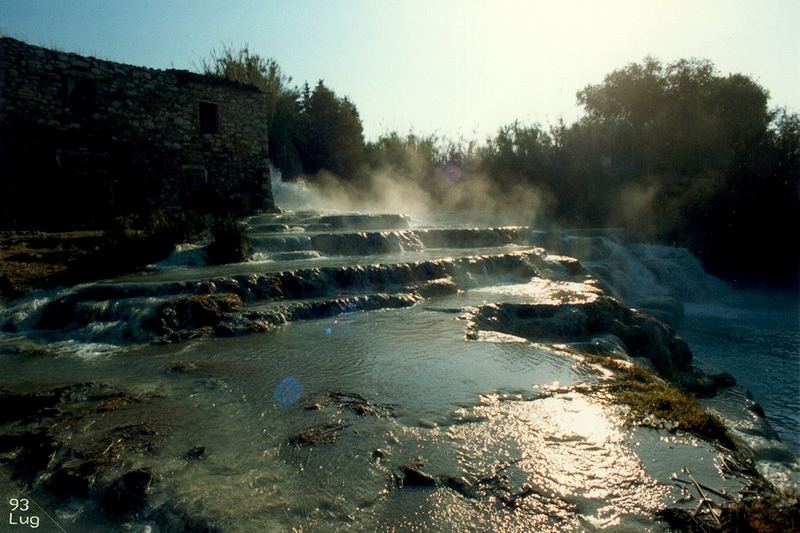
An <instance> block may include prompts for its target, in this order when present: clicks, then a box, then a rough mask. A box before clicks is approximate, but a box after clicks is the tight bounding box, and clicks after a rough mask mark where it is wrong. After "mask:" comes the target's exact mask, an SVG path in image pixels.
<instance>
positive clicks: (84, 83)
mask: <svg viewBox="0 0 800 533" xmlns="http://www.w3.org/2000/svg"><path fill="white" fill-rule="evenodd" d="M64 85H65V87H64V89H65V91H64V92H65V93H66V96H67V104H68V105H69V107H70V108H71V109H72V110H73V111H74V112H76V113H78V114H82V115H87V114H89V113H92V112H94V111H95V110H96V108H97V86H96V84H95V81H94V80H91V79H87V78H74V77H68V78H67V79H66V80H65V84H64Z"/></svg>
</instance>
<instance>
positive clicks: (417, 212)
mask: <svg viewBox="0 0 800 533" xmlns="http://www.w3.org/2000/svg"><path fill="white" fill-rule="evenodd" d="M454 181H455V183H449V182H447V181H446V184H447V186H451V185H452V186H455V187H458V186H459V185H460V182H459V181H458V180H454ZM274 194H275V197H276V202H277V203H278V205H281V206H282V207H283V211H282V212H280V213H274V214H263V215H255V216H252V217H249V218H247V219H246V221H245V222H246V224H247V226H248V228H249V230H248V231H249V234H250V237H251V238H252V240H253V244H254V248H255V254H254V259H253V260H251V261H247V262H243V263H238V264H228V265H213V266H212V265H207V264H205V261H204V259H203V255H202V253H201V252H202V250H201V249H200V248H198V247H196V246H185V247H181V249H179V250H177V251H176V254H175V255H174V256H173V257H172V258H171V259H170V260H168V261H166V262H164V263H162V264H159V265H154V267H153V268H152V269H151V270H149V271H148V272H145V273H143V274H137V275H129V276H123V277H120V278H117V279H112V280H105V281H101V282H96V283H89V284H85V285H82V286H77V287H72V288H67V289H64V290H60V291H54V292H49V293H41V294H37V295H34V296H32V297H30V298H27V299H23V300H20V301H17V302H14V303H13V305H10V306H8V307H6V308H3V309H2V310H0V329H2V333H0V350H1V352H0V353H2V357H0V387H2V388H3V389H5V390H13V391H15V392H18V393H25V394H30V393H32V391H34V392H35V393H37V394H45V392H43V391H49V390H52V389H53V387H58V386H65V385H69V384H72V385H73V386H74V387H76V388H75V390H76V392H74V393H70V394H71V395H65V399H63V400H61V403H59V405H60V406H61V408H63V409H64V411H68V412H69V413H70V416H75V417H76V418H75V419H74V421H75V422H74V424H76V425H75V426H74V427H79V428H83V429H81V430H80V431H78V432H77V433H74V434H72V433H70V435H72V437H71V438H70V439H67V438H66V435H67V434H66V433H60V432H61V431H66V430H64V429H63V428H64V427H66V426H64V425H62V424H61V420H60V419H58V418H55V419H52V420H55V421H56V422H57V423H55V424H52V423H51V422H50V420H51V419H47V420H46V421H45V422H46V424H44V425H45V426H46V427H47V429H45V430H44V431H49V432H55V434H54V435H55V437H57V438H58V439H59V442H64V443H65V444H63V446H62V448H61V449H60V450H59V451H58V452H57V454H56V456H55V459H54V460H53V461H52V462H50V463H49V464H48V466H47V467H46V468H45V473H44V474H42V476H41V478H39V480H38V481H37V482H36V484H35V489H34V490H35V494H36V496H37V501H41V502H42V504H43V505H44V506H46V508H47V509H48V510H49V511H50V512H51V514H52V516H53V517H54V518H55V519H56V520H58V521H59V522H60V523H63V524H65V526H67V527H66V528H67V530H80V531H107V530H108V529H109V527H112V525H118V524H117V523H116V522H113V523H112V522H110V520H112V519H110V518H109V517H108V516H107V515H106V514H104V512H103V511H102V510H101V508H100V507H98V504H97V502H96V501H93V500H92V499H80V498H78V499H75V500H74V501H72V502H71V503H66V504H65V503H64V501H63V500H61V499H59V498H57V497H55V496H54V495H53V494H52V493H50V492H48V491H47V490H46V488H45V487H47V486H48V485H47V482H46V479H52V478H53V477H54V476H55V478H56V479H59V477H58V476H59V475H64V471H65V469H66V470H67V471H69V472H72V471H71V470H68V469H69V468H72V466H73V465H74V464H75V463H76V460H79V461H83V460H84V457H85V455H81V454H90V453H91V450H93V449H98V450H99V451H100V452H103V451H104V450H106V449H107V448H108V447H109V442H110V443H111V444H112V446H111V448H110V449H112V450H114V453H119V454H121V457H124V458H125V463H124V465H125V468H131V467H134V468H150V469H152V470H153V471H154V472H156V474H157V477H156V481H155V482H154V483H153V484H152V487H151V489H150V492H149V494H148V499H147V501H148V507H146V508H145V510H144V511H142V512H141V513H140V514H138V515H135V516H134V517H133V518H130V519H129V521H130V523H131V524H132V527H135V528H146V527H151V528H152V529H153V530H157V531H160V530H165V531H169V530H173V529H177V530H179V529H180V527H183V526H184V525H185V524H187V523H195V524H212V525H218V526H220V527H222V528H223V529H224V530H230V531H252V530H261V529H267V530H270V529H276V530H280V529H290V528H297V529H309V530H335V529H338V528H342V527H353V528H355V529H363V530H375V531H399V530H406V529H411V528H420V529H428V530H453V531H464V530H475V529H478V530H515V529H520V528H522V529H527V530H537V531H563V530H607V531H614V530H619V529H623V530H625V529H627V530H642V529H647V528H653V527H656V528H658V527H660V525H661V524H660V523H659V522H656V520H655V518H654V513H655V512H656V511H657V510H659V509H661V508H663V507H664V506H670V505H684V506H689V505H691V504H687V503H683V504H676V503H675V502H676V501H679V500H680V498H681V496H682V494H681V492H680V489H679V488H678V487H676V485H675V482H674V481H673V475H676V476H681V475H682V474H681V472H682V470H681V469H682V468H683V467H685V466H687V465H690V466H691V471H692V472H693V475H694V476H695V478H696V479H698V480H700V482H702V483H704V484H706V485H708V486H712V487H714V488H715V490H718V491H729V492H731V493H735V492H736V491H738V490H739V489H740V488H741V487H742V486H743V485H744V480H743V479H741V478H740V477H738V475H736V474H726V475H723V474H721V472H720V470H719V469H718V467H717V464H718V463H719V461H720V452H719V450H717V449H716V448H714V447H713V446H712V445H710V444H708V443H707V442H705V441H703V440H702V439H698V438H696V437H694V436H691V435H684V434H681V433H680V432H679V433H677V434H675V433H672V432H667V431H665V430H663V429H653V428H632V427H630V426H628V425H627V424H626V423H625V420H624V416H623V415H622V413H621V412H620V411H619V410H618V409H616V408H609V406H608V405H607V404H606V403H604V402H603V401H602V400H601V399H600V398H598V397H597V396H595V395H593V394H591V393H589V392H586V391H587V388H590V387H592V386H595V385H597V384H598V383H599V382H601V381H602V379H603V377H602V374H601V373H598V369H597V368H595V367H593V366H591V365H589V364H586V363H585V362H584V361H583V359H582V356H581V355H579V354H580V353H581V350H583V349H586V345H587V344H589V345H591V346H594V347H598V346H600V347H611V348H610V349H611V350H612V351H613V350H617V351H620V350H621V356H623V357H627V355H626V354H625V353H624V350H623V349H621V348H620V347H619V344H618V342H617V344H615V341H614V340H613V339H609V338H607V337H602V338H593V339H582V341H583V342H579V343H574V344H572V345H566V344H559V343H556V344H553V343H552V342H534V341H532V340H529V339H525V338H522V337H517V336H515V335H511V334H508V333H503V332H502V331H500V330H499V329H498V330H497V331H493V330H491V329H485V330H481V331H479V332H478V333H477V334H475V335H474V336H469V333H468V328H469V327H471V326H470V324H471V323H472V322H471V320H472V319H471V318H469V317H470V316H472V315H471V313H475V312H476V310H477V309H480V308H482V307H483V306H487V305H489V306H491V304H516V305H522V306H524V305H530V304H539V305H544V306H554V307H556V308H558V307H559V306H565V305H567V304H575V303H576V302H592V301H593V300H594V299H596V298H598V297H599V295H600V294H602V291H606V292H607V293H609V294H612V295H614V296H616V297H618V298H620V299H621V300H622V301H624V302H625V303H626V304H627V305H631V306H635V307H637V308H638V309H641V310H642V311H645V312H647V313H651V314H653V315H654V316H658V317H659V318H662V319H663V320H667V321H670V322H672V323H674V324H675V325H676V327H677V328H678V330H679V332H682V333H685V334H686V336H687V337H688V338H689V342H690V346H691V348H692V349H693V351H694V353H695V358H696V362H697V363H698V364H700V365H709V366H712V365H713V366H715V367H718V368H719V369H720V370H725V371H729V372H732V373H733V374H734V375H735V377H736V378H737V380H739V382H740V383H741V384H743V385H745V386H747V387H750V388H752V389H753V393H754V395H755V397H756V400H758V401H759V402H761V403H762V404H763V405H764V408H765V409H766V411H767V415H768V417H770V418H769V419H770V421H771V422H772V423H773V425H774V426H775V427H776V428H777V429H778V431H779V432H780V433H781V435H782V436H783V437H784V438H785V440H786V441H787V442H788V443H789V444H791V445H792V446H794V447H795V450H796V449H797V447H796V446H797V437H796V436H797V419H796V414H795V413H796V412H797V405H796V404H795V400H794V399H793V398H797V395H796V394H794V392H793V391H796V382H793V381H792V376H791V372H792V371H793V370H796V369H797V351H796V347H797V336H796V329H795V330H794V331H792V324H793V325H794V326H796V325H797V324H796V322H794V323H792V321H790V320H784V321H775V320H772V319H771V318H770V315H769V311H768V310H767V309H766V308H760V311H759V310H758V309H756V308H754V307H753V306H752V304H753V303H754V302H752V301H751V300H748V298H747V297H742V295H741V294H740V293H737V292H736V291H733V290H732V289H730V288H729V287H727V286H726V285H725V284H724V283H722V282H720V281H719V280H717V279H715V278H712V277H710V276H708V275H707V274H706V273H705V272H704V271H703V269H702V266H701V265H700V263H699V261H697V259H696V258H694V257H693V256H692V255H691V254H689V253H688V252H687V251H686V250H682V249H676V248H671V247H664V246H655V245H647V244H636V243H631V242H628V241H627V239H626V238H625V236H624V234H622V233H620V232H614V231H610V232H609V231H600V230H582V231H566V230H564V231H561V230H552V229H544V228H542V227H537V226H536V225H535V224H534V225H532V222H533V218H532V214H533V213H528V214H527V215H525V213H524V209H522V207H523V205H522V204H524V202H522V203H521V204H518V205H517V207H519V209H510V210H509V211H508V212H507V213H504V212H502V210H501V212H499V213H498V212H496V211H495V209H496V208H494V207H490V206H491V205H492V202H494V201H495V200H494V199H486V200H485V201H483V200H482V201H480V202H479V201H477V200H476V201H475V202H474V203H473V204H472V207H473V209H467V210H466V211H464V212H461V211H458V210H457V209H456V208H455V206H456V205H457V203H453V204H447V205H441V206H436V205H434V204H433V203H432V202H431V201H430V199H429V198H428V199H424V198H423V199H416V200H415V197H414V196H413V195H411V194H409V195H408V196H407V197H406V196H405V193H403V192H402V191H390V190H389V189H387V190H386V191H385V195H384V196H383V199H382V200H381V201H377V200H376V201H374V202H372V203H369V202H365V201H363V200H360V199H358V198H355V199H354V198H351V197H349V196H347V195H343V194H342V195H338V196H337V195H336V194H334V193H333V192H332V190H329V189H325V186H322V187H321V188H320V187H317V186H315V185H310V184H308V183H303V182H292V183H284V182H283V181H281V180H279V179H276V181H275V184H274ZM404 198H406V199H407V201H406V207H407V208H408V209H399V210H396V211H388V209H389V207H399V206H400V205H401V204H402V203H403V199H404ZM289 206H291V208H290V207H289ZM524 216H527V217H528V218H527V219H525V218H524ZM519 217H523V218H522V220H520V219H519ZM526 220H527V221H526ZM545 250H547V251H545ZM566 256H577V257H579V259H580V260H581V262H582V264H583V266H584V267H585V268H587V269H588V270H589V272H591V273H592V277H593V278H596V281H594V280H587V277H586V275H585V273H584V271H583V270H581V268H580V267H579V265H578V264H577V263H575V262H574V261H571V260H569V259H567V258H566ZM769 301H770V300H769V299H767V300H765V301H764V302H765V303H768V302H769ZM782 309H783V308H780V309H777V308H776V309H773V310H772V311H776V312H782V311H781V310H782ZM759 313H762V314H759ZM763 313H767V314H763ZM793 335H794V336H793ZM758 350H760V351H761V352H759V353H762V352H763V355H762V356H761V357H762V358H761V359H760V360H759V361H762V362H763V361H770V362H771V363H770V364H759V365H752V364H749V363H750V362H751V361H752V360H753V359H754V355H753V354H754V352H755V351H758ZM793 350H794V351H793ZM757 367H760V368H757ZM767 369H769V370H770V371H771V372H772V371H774V372H773V373H772V374H770V375H769V377H768V378H767V377H766V375H765V377H764V378H763V379H765V380H766V379H769V381H768V383H770V385H769V386H768V387H761V388H758V387H757V386H752V385H750V383H751V382H752V383H756V384H757V383H759V382H760V380H762V378H761V377H759V372H762V371H765V370H767ZM779 374H780V375H779ZM76 383H77V384H79V385H77V386H75V385H74V384H76ZM87 383H88V384H89V385H87ZM792 387H795V388H792ZM84 389H87V390H88V391H89V392H81V391H83V390H84ZM95 389H97V390H99V391H100V392H97V391H95V392H93V394H97V395H98V397H99V398H100V399H102V400H103V401H104V402H105V403H102V404H100V405H101V406H102V408H101V407H99V406H97V405H95V404H94V403H92V402H93V401H95V400H93V398H94V397H93V396H92V391H94V390H95ZM70 390H71V389H70ZM106 390H109V391H111V392H103V391H106ZM737 390H738V389H737ZM120 391H124V392H120ZM103 394H105V396H103ZM737 394H738V393H737ZM742 394H744V393H742ZM109 395H111V397H112V398H128V399H129V400H128V403H124V404H123V406H122V407H121V408H119V407H113V408H112V407H111V406H115V405H116V404H113V403H112V404H110V405H109V404H108V403H107V402H108V401H109V400H108V398H109ZM736 398H738V400H735V401H734V400H731V399H727V397H726V398H723V399H721V400H720V402H721V403H722V407H723V409H729V410H732V411H735V410H736V409H738V408H739V407H740V406H741V405H742V403H741V401H742V399H741V398H739V397H738V396H737V397H736ZM773 400H775V401H773ZM115 401H119V400H115ZM84 404H86V405H88V407H86V408H85V409H87V410H86V411H81V409H84V407H82V406H84ZM726 412H727V411H726ZM46 416H53V413H52V412H51V411H48V413H47V415H46ZM61 416H66V415H61ZM71 420H72V419H71ZM751 422H752V420H750V419H746V420H744V422H743V423H744V428H745V430H750V429H751V426H747V423H751ZM72 423H73V422H70V424H72ZM69 427H72V426H69ZM120 428H138V430H139V431H140V433H137V434H136V435H137V437H136V438H142V437H141V435H142V434H144V435H148V436H151V437H148V438H152V439H154V440H153V441H152V442H151V443H150V445H148V446H143V447H140V448H137V447H136V442H137V441H136V440H134V439H131V438H129V437H127V434H126V436H125V438H128V439H129V440H123V441H122V442H125V443H126V444H124V445H122V448H120V447H119V446H117V447H115V446H114V444H113V443H114V442H117V439H120V438H123V437H118V436H116V435H118V432H119V431H120ZM37 431H41V429H37ZM69 431H72V430H69ZM115 432H116V433H115ZM48 434H49V433H48ZM760 445H761V446H762V447H764V448H765V449H767V450H773V451H774V450H775V449H778V450H779V451H780V450H783V448H780V447H779V445H778V444H775V443H774V442H772V441H769V440H768V439H767V440H765V441H764V442H761V444H760ZM126 446H127V447H128V448H125V447H126ZM118 448H119V449H118ZM89 456H91V455H89ZM187 457H188V458H187ZM780 457H781V458H782V459H780V460H775V459H774V457H772V458H771V459H770V461H769V464H770V465H772V466H771V468H773V469H774V470H776V471H778V472H779V473H780V476H782V477H780V479H781V480H783V481H786V482H787V483H792V482H794V481H793V480H794V479H795V478H794V477H793V476H795V474H794V473H793V472H795V471H796V470H793V468H795V467H794V466H792V465H793V462H792V461H794V459H792V457H794V456H791V454H790V457H789V458H786V455H785V454H784V455H783V456H780ZM81 464H82V463H81ZM104 472H105V473H103V474H102V475H101V476H100V478H99V479H100V482H102V483H110V482H112V481H113V479H115V477H116V476H119V475H120V474H121V473H122V472H123V467H122V466H114V467H111V468H110V469H109V470H107V471H104ZM70 479H71V478H70ZM787 480H788V481H787ZM0 483H2V484H3V485H4V488H5V486H8V487H10V488H11V490H19V489H18V488H16V487H17V485H15V483H18V481H15V480H11V479H7V477H2V478H0ZM687 508H688V507H687ZM181 517H183V518H181ZM190 519H191V520H193V521H194V522H189V520H190ZM176 520H177V522H176ZM176 523H177V524H180V527H178V526H176V525H175V524H176ZM165 524H166V525H165Z"/></svg>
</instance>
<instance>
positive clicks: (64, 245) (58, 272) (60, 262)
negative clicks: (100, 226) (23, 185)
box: [0, 230, 103, 302]
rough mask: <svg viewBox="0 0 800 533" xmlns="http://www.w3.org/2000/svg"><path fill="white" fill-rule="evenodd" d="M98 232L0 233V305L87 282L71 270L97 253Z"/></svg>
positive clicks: (100, 237)
mask: <svg viewBox="0 0 800 533" xmlns="http://www.w3.org/2000/svg"><path fill="white" fill-rule="evenodd" d="M102 243H103V232H102V231H99V230H78V231H57V232H53V231H50V232H46V231H3V232H0V302H2V301H4V300H5V301H7V300H10V299H13V298H19V297H21V296H23V295H25V294H27V293H29V292H31V291H34V290H38V289H49V288H52V287H55V286H58V285H70V284H74V283H79V282H81V281H88V280H90V279H91V277H90V276H91V275H93V274H94V273H86V274H85V275H84V276H81V273H80V272H78V271H77V270H76V269H75V267H76V266H77V265H80V264H83V263H84V262H85V261H86V260H87V258H89V257H92V256H93V255H94V254H96V253H98V251H99V250H100V246H101V245H102Z"/></svg>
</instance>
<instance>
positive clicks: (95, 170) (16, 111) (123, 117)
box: [0, 37, 273, 224]
mask: <svg viewBox="0 0 800 533" xmlns="http://www.w3.org/2000/svg"><path fill="white" fill-rule="evenodd" d="M266 104H267V95H266V94H264V93H263V92H260V91H259V90H258V89H256V88H255V87H253V86H250V85H245V84H240V83H237V82H233V81H230V80H226V79H222V78H217V77H213V76H204V75H200V74H195V73H192V72H188V71H183V70H155V69H150V68H143V67H135V66H130V65H124V64H120V63H114V62H111V61H104V60H100V59H96V58H92V57H84V56H81V55H78V54H72V53H64V52H60V51H55V50H50V49H46V48H41V47H38V46H31V45H28V44H26V43H23V42H21V41H18V40H16V39H12V38H8V37H0V173H2V176H0V195H2V198H0V209H2V210H3V213H2V214H0V217H4V218H5V219H6V220H5V223H6V224H8V223H15V222H19V221H23V220H29V219H34V218H37V219H39V220H43V221H46V220H49V219H51V218H60V219H61V221H64V222H66V221H84V222H86V221H96V220H101V219H103V218H108V217H109V216H114V215H118V214H125V213H135V212H141V211H145V210H148V209H151V208H165V209H178V208H196V209H200V210H215V209H225V210H231V211H235V212H239V213H243V212H253V211H257V210H262V209H271V208H272V207H273V200H272V191H271V183H270V177H269V170H268V168H269V166H268V160H267V157H268V153H267V121H268V109H267V105H266ZM64 218H66V220H64Z"/></svg>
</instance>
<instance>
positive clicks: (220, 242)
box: [207, 216, 252, 265]
mask: <svg viewBox="0 0 800 533" xmlns="http://www.w3.org/2000/svg"><path fill="white" fill-rule="evenodd" d="M211 237H212V241H211V244H209V245H208V248H207V252H208V262H209V263H211V264H217V265H219V264H224V263H240V262H242V261H245V260H246V259H247V258H248V257H249V255H250V252H251V251H252V245H251V242H250V238H249V237H248V236H247V228H246V227H245V225H244V224H242V223H240V222H238V221H236V220H235V219H234V218H233V217H231V216H223V217H220V218H218V219H217V220H216V221H214V224H213V225H212V226H211Z"/></svg>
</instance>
